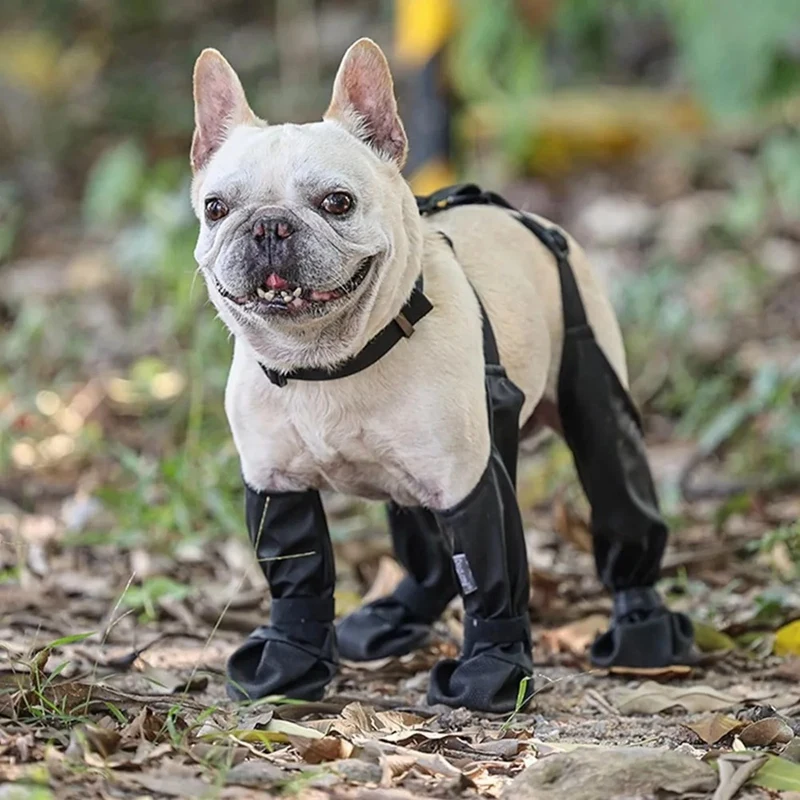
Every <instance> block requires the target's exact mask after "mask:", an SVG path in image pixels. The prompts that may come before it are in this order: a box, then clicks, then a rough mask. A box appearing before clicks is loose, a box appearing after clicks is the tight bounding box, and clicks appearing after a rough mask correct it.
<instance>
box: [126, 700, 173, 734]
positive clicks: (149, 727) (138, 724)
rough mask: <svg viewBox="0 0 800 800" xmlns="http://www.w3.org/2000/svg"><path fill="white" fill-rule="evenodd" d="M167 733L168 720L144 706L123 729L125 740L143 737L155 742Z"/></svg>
mask: <svg viewBox="0 0 800 800" xmlns="http://www.w3.org/2000/svg"><path fill="white" fill-rule="evenodd" d="M165 733H166V721H165V719H164V718H163V717H161V716H159V715H158V714H156V713H154V712H153V711H152V710H151V709H150V708H148V707H147V706H144V707H143V708H142V710H141V711H140V712H139V713H138V714H137V715H136V717H135V718H134V719H133V720H132V721H131V723H130V724H129V725H128V726H127V727H126V728H125V729H124V730H123V731H122V739H123V742H132V741H135V740H137V739H142V740H144V741H147V742H155V741H158V740H159V739H160V738H162V737H163V736H164V734H165Z"/></svg>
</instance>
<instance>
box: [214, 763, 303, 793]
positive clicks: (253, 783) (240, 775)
mask: <svg viewBox="0 0 800 800" xmlns="http://www.w3.org/2000/svg"><path fill="white" fill-rule="evenodd" d="M290 779H291V773H289V772H286V771H285V770H282V769H281V768H280V767H277V766H275V765H274V764H267V763H266V762H265V761H243V762H242V763H241V764H237V765H236V766H235V767H233V768H232V769H230V770H229V771H228V773H227V774H226V775H225V783H226V784H235V785H236V786H248V787H251V788H253V789H268V788H270V787H271V786H278V785H280V784H283V783H285V782H286V781H288V780H290Z"/></svg>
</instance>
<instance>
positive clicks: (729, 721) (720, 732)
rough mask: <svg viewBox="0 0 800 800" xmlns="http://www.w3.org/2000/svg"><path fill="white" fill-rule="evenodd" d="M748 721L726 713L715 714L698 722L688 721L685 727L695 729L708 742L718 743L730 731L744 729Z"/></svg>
mask: <svg viewBox="0 0 800 800" xmlns="http://www.w3.org/2000/svg"><path fill="white" fill-rule="evenodd" d="M746 724H747V723H745V722H742V721H741V720H738V719H736V717H728V716H726V715H724V714H713V715H711V716H709V717H704V718H703V719H701V720H698V721H697V722H687V723H685V725H684V727H685V728H688V729H689V730H691V731H694V733H696V734H697V735H698V736H699V737H700V738H701V739H702V740H703V741H704V742H705V743H706V744H709V745H711V744H716V743H717V742H718V741H719V740H720V739H724V738H725V737H726V736H727V735H728V734H729V733H735V732H736V731H740V730H742V728H744V727H745V725H746Z"/></svg>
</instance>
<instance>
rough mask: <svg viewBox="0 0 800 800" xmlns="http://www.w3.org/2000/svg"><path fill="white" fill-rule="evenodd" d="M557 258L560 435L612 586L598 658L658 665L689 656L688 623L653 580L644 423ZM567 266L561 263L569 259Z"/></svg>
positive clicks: (600, 662) (655, 518)
mask: <svg viewBox="0 0 800 800" xmlns="http://www.w3.org/2000/svg"><path fill="white" fill-rule="evenodd" d="M560 266H561V277H562V292H563V297H564V314H565V318H566V319H567V320H568V321H570V324H568V325H567V329H566V332H565V336H564V351H563V355H562V361H561V372H560V375H559V384H558V404H559V413H560V417H561V425H562V429H563V432H564V438H565V439H566V441H567V444H568V445H569V447H570V450H572V455H573V458H574V460H575V466H576V468H577V471H578V476H579V478H580V481H581V484H582V485H583V488H584V491H585V492H586V496H587V497H588V499H589V503H590V505H591V508H592V536H593V540H594V556H595V563H596V566H597V573H598V575H599V577H600V579H601V580H602V582H603V584H604V585H605V586H606V587H607V588H608V589H610V590H611V591H612V592H613V593H614V616H613V619H612V622H611V627H610V628H609V630H608V631H607V632H606V633H604V634H602V635H601V636H600V637H599V638H598V639H597V641H595V643H594V645H593V646H592V650H591V659H592V663H593V664H595V665H596V666H599V667H610V666H629V667H665V666H669V665H671V664H686V663H691V662H692V661H693V659H694V655H693V646H692V640H693V632H692V624H691V621H690V620H689V619H688V617H686V616H685V615H683V614H677V613H673V612H670V611H668V610H667V609H666V608H665V607H664V605H663V603H662V602H661V600H660V599H659V597H658V594H657V593H656V591H655V589H654V588H653V586H654V585H655V583H656V581H657V580H658V578H659V574H660V571H661V560H662V557H663V555H664V548H665V547H666V542H667V526H666V523H665V522H664V519H663V518H662V516H661V513H660V511H659V507H658V498H657V496H656V490H655V486H654V484H653V479H652V476H651V473H650V467H649V465H648V463H647V453H646V450H645V446H644V440H643V437H642V430H641V423H640V421H639V416H638V413H637V411H636V408H635V407H634V405H633V401H632V400H631V398H630V395H629V394H628V392H627V391H626V390H625V388H624V387H623V385H622V383H621V382H620V380H619V378H618V376H617V374H616V372H615V371H614V368H613V367H612V366H611V364H610V363H609V362H608V359H607V358H606V356H605V354H604V353H603V351H602V350H601V349H600V347H599V345H598V344H597V341H596V340H595V338H594V335H593V333H592V330H591V328H590V327H589V326H588V325H587V324H586V317H585V315H584V313H583V309H582V307H580V305H579V304H580V300H579V299H578V300H577V303H578V305H577V306H576V305H575V299H576V298H578V294H577V292H578V290H577V287H575V286H574V283H573V285H572V288H570V286H569V285H567V286H566V287H565V286H564V281H565V280H566V281H568V282H569V281H572V273H571V271H569V272H566V271H565V269H564V265H563V264H562V265H560ZM567 269H568V267H567Z"/></svg>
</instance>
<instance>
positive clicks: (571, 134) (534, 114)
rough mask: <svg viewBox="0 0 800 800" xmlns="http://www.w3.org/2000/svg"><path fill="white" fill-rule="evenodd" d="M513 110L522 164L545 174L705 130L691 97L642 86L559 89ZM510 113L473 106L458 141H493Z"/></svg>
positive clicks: (608, 160)
mask: <svg viewBox="0 0 800 800" xmlns="http://www.w3.org/2000/svg"><path fill="white" fill-rule="evenodd" d="M514 111H515V113H514V118H515V119H516V120H518V122H517V123H516V124H518V125H521V126H522V128H523V131H522V133H523V134H525V133H527V134H528V137H529V139H528V146H527V148H525V152H524V154H523V157H524V164H525V166H527V167H528V169H529V170H530V171H531V172H533V173H534V174H540V175H549V176H556V175H562V174H565V173H567V172H569V171H570V170H571V169H573V168H574V167H577V166H579V165H586V164H587V163H588V164H609V163H612V162H615V161H619V160H624V159H626V158H630V157H631V156H635V155H638V154H639V153H641V152H642V151H644V150H646V149H647V148H649V147H651V146H652V145H654V144H656V143H658V142H660V141H663V140H665V139H668V138H671V137H675V136H696V135H698V134H701V133H703V132H705V131H706V129H707V120H706V116H705V114H704V113H703V111H702V109H701V108H700V107H699V105H698V104H697V103H696V102H695V101H694V99H693V98H691V97H690V96H688V95H675V94H669V93H666V92H655V91H648V90H641V89H620V88H616V87H614V88H612V87H598V88H595V89H593V90H592V91H590V92H586V91H564V92H559V93H556V94H553V95H549V96H545V97H542V98H540V99H537V100H535V101H533V100H532V101H531V103H530V106H529V107H528V108H523V109H515V110H514ZM509 117H510V113H509V109H508V108H507V107H505V106H503V105H502V104H498V103H494V104H486V105H476V106H473V107H472V108H469V109H467V110H466V111H465V112H464V114H463V116H462V119H461V121H460V128H461V131H462V136H463V140H464V141H466V142H468V143H469V144H470V146H473V147H476V148H477V147H481V148H482V147H484V146H485V145H486V144H487V143H489V144H492V143H494V142H496V141H498V140H500V139H501V137H502V135H503V134H504V132H506V128H505V126H506V125H507V122H506V120H507V119H508V118H509Z"/></svg>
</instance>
